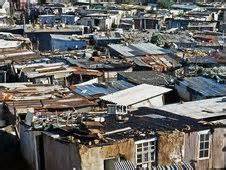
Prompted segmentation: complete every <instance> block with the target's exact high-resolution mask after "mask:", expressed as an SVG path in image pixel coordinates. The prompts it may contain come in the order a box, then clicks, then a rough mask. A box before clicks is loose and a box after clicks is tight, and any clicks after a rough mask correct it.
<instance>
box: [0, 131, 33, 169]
mask: <svg viewBox="0 0 226 170" xmlns="http://www.w3.org/2000/svg"><path fill="white" fill-rule="evenodd" d="M0 141H1V144H0V165H1V168H0V169H2V170H30V168H29V167H28V165H27V164H26V162H25V161H24V160H23V158H22V155H21V153H20V145H19V141H18V140H17V138H16V136H14V135H12V134H10V133H7V132H5V131H2V130H0Z"/></svg>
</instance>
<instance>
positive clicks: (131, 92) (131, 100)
mask: <svg viewBox="0 0 226 170" xmlns="http://www.w3.org/2000/svg"><path fill="white" fill-rule="evenodd" d="M169 91H171V89H168V88H165V87H159V86H152V85H148V84H141V85H138V86H134V87H131V88H128V89H125V90H121V91H118V92H115V93H112V94H108V95H105V96H102V97H100V98H101V99H102V100H105V101H108V102H111V103H115V104H119V105H125V106H130V105H133V104H135V103H139V102H141V101H144V100H147V99H150V98H153V97H156V96H159V95H161V94H163V93H167V92H169Z"/></svg>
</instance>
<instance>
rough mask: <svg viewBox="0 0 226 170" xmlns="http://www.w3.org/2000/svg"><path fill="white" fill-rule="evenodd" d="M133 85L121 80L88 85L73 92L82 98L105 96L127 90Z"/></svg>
mask: <svg viewBox="0 0 226 170" xmlns="http://www.w3.org/2000/svg"><path fill="white" fill-rule="evenodd" d="M133 86H134V85H133V84H131V83H128V82H126V81H123V80H119V81H112V82H111V84H108V85H103V84H97V83H94V84H90V85H83V86H77V87H76V89H75V92H76V93H77V94H80V95H82V96H95V95H106V94H110V93H114V92H117V91H119V90H123V89H127V88H130V87H133Z"/></svg>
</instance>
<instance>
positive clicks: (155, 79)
mask: <svg viewBox="0 0 226 170" xmlns="http://www.w3.org/2000/svg"><path fill="white" fill-rule="evenodd" d="M118 79H123V80H126V81H128V82H131V83H134V84H143V83H144V84H150V85H154V86H166V85H169V84H171V83H172V81H173V80H174V77H172V76H170V75H167V74H164V73H158V72H155V71H133V72H120V73H118Z"/></svg>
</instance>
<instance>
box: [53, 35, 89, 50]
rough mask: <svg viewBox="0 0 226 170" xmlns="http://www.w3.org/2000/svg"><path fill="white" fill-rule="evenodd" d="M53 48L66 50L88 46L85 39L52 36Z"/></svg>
mask: <svg viewBox="0 0 226 170" xmlns="http://www.w3.org/2000/svg"><path fill="white" fill-rule="evenodd" d="M51 44H52V50H59V51H66V50H75V49H78V50H79V49H84V48H85V47H86V45H87V44H86V41H85V40H62V39H54V38H51Z"/></svg>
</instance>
